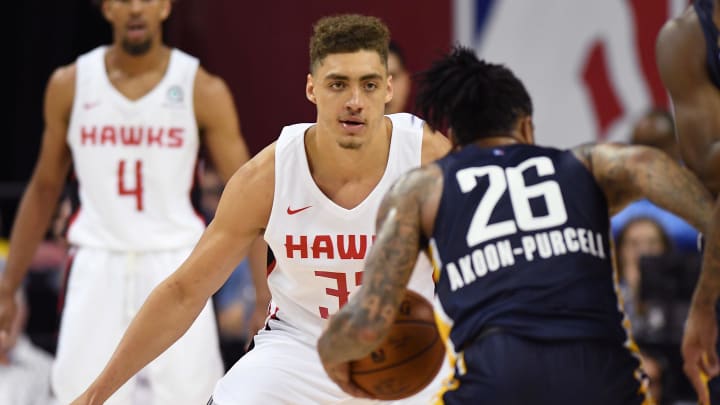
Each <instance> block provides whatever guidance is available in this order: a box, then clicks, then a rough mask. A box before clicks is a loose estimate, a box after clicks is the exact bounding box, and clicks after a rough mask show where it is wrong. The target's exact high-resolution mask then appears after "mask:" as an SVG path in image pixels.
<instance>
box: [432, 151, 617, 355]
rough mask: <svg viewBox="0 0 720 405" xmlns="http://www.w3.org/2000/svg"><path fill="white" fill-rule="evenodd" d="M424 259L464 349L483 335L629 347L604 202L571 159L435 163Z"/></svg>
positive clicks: (465, 156) (460, 158) (533, 154)
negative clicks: (439, 183) (436, 185)
mask: <svg viewBox="0 0 720 405" xmlns="http://www.w3.org/2000/svg"><path fill="white" fill-rule="evenodd" d="M437 164H438V165H439V166H440V167H441V168H442V170H443V173H444V189H443V194H442V197H441V201H440V206H439V208H438V214H437V219H436V223H435V229H434V232H433V235H432V238H431V240H430V251H431V255H432V256H433V258H434V260H435V264H436V276H435V277H436V282H437V290H436V291H437V295H438V301H439V305H440V308H439V311H438V313H439V318H440V320H441V321H442V320H443V318H444V319H445V321H446V322H447V324H448V325H442V324H441V325H440V326H441V330H447V328H445V327H443V326H449V327H450V331H449V337H450V340H451V342H452V343H453V345H454V347H455V348H456V349H457V350H460V349H462V348H463V347H464V345H465V344H467V343H469V342H470V341H471V340H473V339H474V338H476V337H477V336H478V335H479V334H480V333H482V332H483V331H486V330H488V329H489V328H494V327H498V328H501V329H502V330H503V331H505V332H506V333H510V334H514V335H518V336H522V337H527V338H532V339H543V340H558V339H560V340H562V339H594V340H602V341H607V342H621V343H624V342H626V340H627V338H628V335H627V333H626V331H625V329H624V328H623V325H622V321H623V313H622V312H621V310H620V305H619V302H618V297H617V294H616V288H615V287H616V283H615V280H616V278H615V274H614V270H613V266H612V261H611V255H610V245H609V243H610V242H609V226H610V225H609V219H608V207H607V202H606V199H605V195H604V194H603V192H602V191H601V190H600V188H599V186H598V185H597V183H596V182H595V179H594V178H593V176H592V175H591V173H590V172H589V171H588V170H587V169H586V167H585V166H584V165H583V164H582V163H581V162H580V161H579V160H577V158H576V157H575V156H574V155H573V153H572V152H570V151H561V150H557V149H551V148H543V147H539V146H534V145H509V146H503V147H495V148H486V149H484V148H480V147H476V146H468V147H465V148H464V149H462V150H460V151H458V152H455V153H452V154H450V155H448V156H447V157H445V158H443V159H441V160H439V161H438V162H437Z"/></svg>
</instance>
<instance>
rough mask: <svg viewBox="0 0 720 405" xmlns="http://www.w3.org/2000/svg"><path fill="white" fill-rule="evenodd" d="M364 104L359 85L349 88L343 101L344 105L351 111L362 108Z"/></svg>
mask: <svg viewBox="0 0 720 405" xmlns="http://www.w3.org/2000/svg"><path fill="white" fill-rule="evenodd" d="M363 106H364V101H363V94H362V91H361V89H360V88H359V87H353V88H351V89H350V93H349V97H348V99H347V101H346V102H345V107H346V108H347V109H348V110H351V111H359V110H362V108H363Z"/></svg>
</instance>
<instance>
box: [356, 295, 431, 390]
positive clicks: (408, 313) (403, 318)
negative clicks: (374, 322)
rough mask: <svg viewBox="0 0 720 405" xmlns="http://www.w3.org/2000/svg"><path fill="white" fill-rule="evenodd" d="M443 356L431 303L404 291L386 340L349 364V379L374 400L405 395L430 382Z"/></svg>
mask: <svg viewBox="0 0 720 405" xmlns="http://www.w3.org/2000/svg"><path fill="white" fill-rule="evenodd" d="M444 358H445V344H444V343H443V341H442V339H440V334H439V333H438V330H437V328H436V326H435V319H434V315H433V307H432V304H430V302H429V301H428V300H426V299H425V298H423V297H422V296H421V295H419V294H418V293H416V292H413V291H410V290H407V293H406V294H405V298H403V301H402V303H401V304H400V309H399V311H398V314H397V318H396V319H395V322H394V323H393V326H392V329H390V334H389V335H388V337H387V339H385V341H384V342H383V343H382V344H381V345H380V346H379V347H378V348H377V349H375V350H374V351H373V352H372V353H370V354H369V355H368V356H367V357H365V358H362V359H359V360H356V361H354V362H351V363H350V378H351V379H352V381H353V382H354V383H355V384H357V385H358V386H359V387H361V388H362V389H364V390H365V391H367V392H368V393H369V394H370V395H372V396H374V397H375V398H376V399H381V400H395V399H401V398H406V397H409V396H411V395H413V394H416V393H417V392H419V391H421V390H422V389H423V388H425V387H426V386H427V385H428V384H430V382H431V381H432V380H433V379H434V378H435V375H436V374H437V373H438V371H439V370H440V367H441V366H442V363H443V360H444Z"/></svg>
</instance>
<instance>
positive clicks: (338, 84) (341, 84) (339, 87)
mask: <svg viewBox="0 0 720 405" xmlns="http://www.w3.org/2000/svg"><path fill="white" fill-rule="evenodd" d="M330 88H331V89H333V90H342V89H344V88H345V83H344V82H331V83H330Z"/></svg>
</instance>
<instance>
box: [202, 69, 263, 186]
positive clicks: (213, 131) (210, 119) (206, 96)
mask: <svg viewBox="0 0 720 405" xmlns="http://www.w3.org/2000/svg"><path fill="white" fill-rule="evenodd" d="M194 105H195V116H196V118H197V122H198V127H199V128H200V135H201V138H202V140H203V143H204V144H205V146H206V147H207V149H208V152H209V153H210V157H211V158H212V161H213V163H214V164H215V167H216V168H217V171H218V173H219V174H220V177H221V178H222V179H223V181H225V182H227V181H228V180H229V179H230V176H232V175H233V173H235V171H236V170H237V169H238V168H239V167H240V166H241V165H242V164H244V163H245V162H247V161H248V159H249V158H250V155H249V153H248V148H247V145H246V143H245V138H244V137H243V135H242V133H241V131H240V121H239V119H238V116H237V111H236V109H235V103H234V101H233V96H232V93H231V92H230V89H228V87H227V85H226V84H225V81H223V80H222V79H221V78H220V77H217V76H213V75H211V74H209V73H208V72H207V71H205V69H203V68H199V69H198V72H197V75H196V77H195V87H194Z"/></svg>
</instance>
